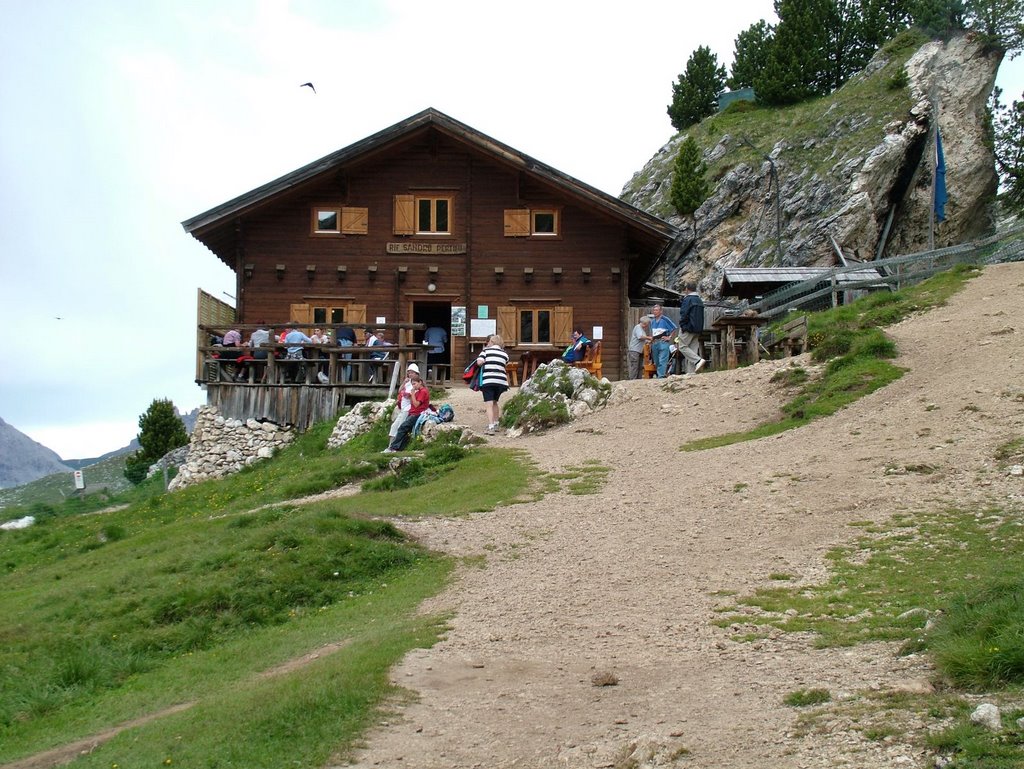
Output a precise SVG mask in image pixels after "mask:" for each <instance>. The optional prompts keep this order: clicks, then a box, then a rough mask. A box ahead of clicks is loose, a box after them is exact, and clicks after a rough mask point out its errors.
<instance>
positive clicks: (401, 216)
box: [395, 195, 416, 235]
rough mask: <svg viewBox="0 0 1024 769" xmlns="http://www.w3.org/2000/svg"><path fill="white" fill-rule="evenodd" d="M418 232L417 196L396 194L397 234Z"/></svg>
mask: <svg viewBox="0 0 1024 769" xmlns="http://www.w3.org/2000/svg"><path fill="white" fill-rule="evenodd" d="M415 234H416V198H415V197H413V196H412V195H395V235H415Z"/></svg>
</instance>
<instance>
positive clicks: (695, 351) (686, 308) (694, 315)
mask: <svg viewBox="0 0 1024 769" xmlns="http://www.w3.org/2000/svg"><path fill="white" fill-rule="evenodd" d="M683 290H684V291H685V292H686V295H685V296H684V297H683V302H682V304H680V305H679V352H680V353H682V356H683V358H685V359H686V373H687V374H696V373H698V372H699V371H700V370H701V369H703V368H704V366H705V364H706V363H707V361H706V360H704V359H703V358H702V357H700V333H701V332H702V331H703V330H704V302H703V301H702V300H701V298H700V296H699V295H698V294H697V284H696V283H694V282H693V281H687V282H686V285H685V286H684V287H683Z"/></svg>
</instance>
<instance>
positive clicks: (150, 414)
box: [124, 399, 188, 483]
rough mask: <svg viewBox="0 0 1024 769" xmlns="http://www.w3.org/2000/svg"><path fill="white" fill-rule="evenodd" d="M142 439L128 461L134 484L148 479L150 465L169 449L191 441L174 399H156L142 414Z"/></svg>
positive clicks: (128, 470) (127, 471)
mask: <svg viewBox="0 0 1024 769" xmlns="http://www.w3.org/2000/svg"><path fill="white" fill-rule="evenodd" d="M138 440H139V446H140V447H141V448H140V449H139V451H137V452H136V453H135V454H134V455H133V456H131V457H129V458H128V460H127V461H126V462H125V471H124V472H125V477H126V478H128V480H129V481H131V482H132V483H140V482H141V481H142V480H144V479H145V477H146V469H147V468H148V467H149V465H151V464H153V463H154V462H156V461H157V460H159V459H160V458H161V457H163V456H164V454H166V453H167V452H168V451H172V450H173V449H176V448H178V447H180V446H184V445H185V444H186V443H188V432H187V431H186V430H185V423H184V422H182V421H181V417H179V416H178V412H177V410H176V409H175V408H174V404H173V403H171V401H169V400H166V399H155V400H154V401H153V402H152V403H151V404H149V408H148V409H146V411H145V413H144V414H142V416H140V417H139V435H138Z"/></svg>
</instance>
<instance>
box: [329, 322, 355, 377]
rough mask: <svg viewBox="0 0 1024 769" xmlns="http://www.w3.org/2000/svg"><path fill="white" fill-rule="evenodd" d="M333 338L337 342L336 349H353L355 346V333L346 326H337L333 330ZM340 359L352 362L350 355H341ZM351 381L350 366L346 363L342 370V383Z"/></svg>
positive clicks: (348, 353)
mask: <svg viewBox="0 0 1024 769" xmlns="http://www.w3.org/2000/svg"><path fill="white" fill-rule="evenodd" d="M334 338H335V340H337V344H338V347H355V345H356V332H355V331H353V330H352V329H351V328H349V327H348V326H338V327H337V328H336V329H334ZM341 358H342V360H352V353H350V352H345V353H342V354H341ZM351 380H352V364H351V363H346V364H345V366H344V368H342V381H343V382H350V381H351Z"/></svg>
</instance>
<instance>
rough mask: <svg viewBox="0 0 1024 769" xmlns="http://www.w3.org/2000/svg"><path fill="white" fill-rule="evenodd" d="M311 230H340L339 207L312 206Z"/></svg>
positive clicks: (338, 231)
mask: <svg viewBox="0 0 1024 769" xmlns="http://www.w3.org/2000/svg"><path fill="white" fill-rule="evenodd" d="M313 232H314V233H318V234H339V233H340V232H341V208H320V207H317V208H314V209H313Z"/></svg>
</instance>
